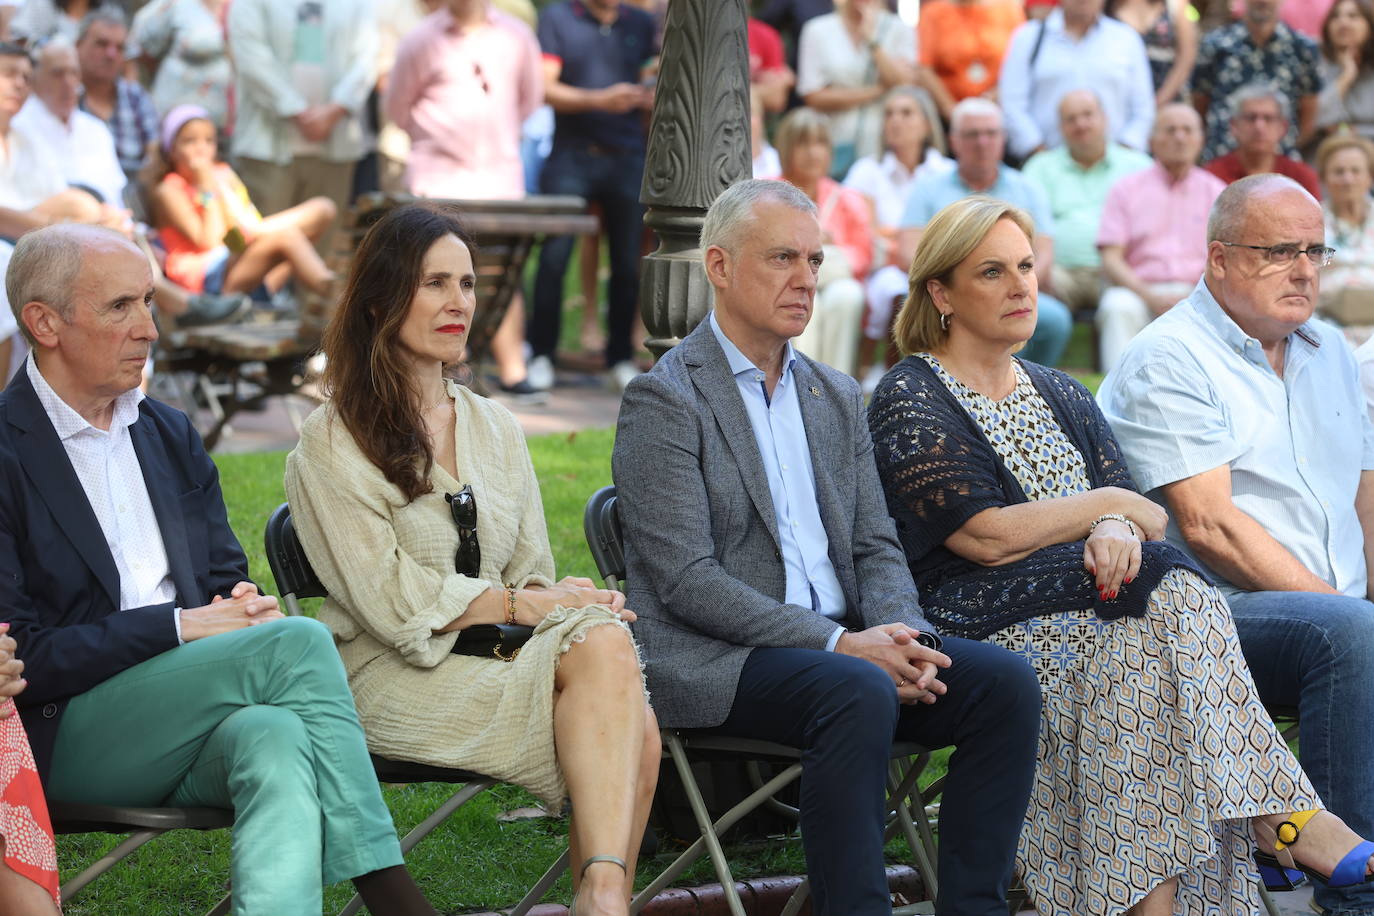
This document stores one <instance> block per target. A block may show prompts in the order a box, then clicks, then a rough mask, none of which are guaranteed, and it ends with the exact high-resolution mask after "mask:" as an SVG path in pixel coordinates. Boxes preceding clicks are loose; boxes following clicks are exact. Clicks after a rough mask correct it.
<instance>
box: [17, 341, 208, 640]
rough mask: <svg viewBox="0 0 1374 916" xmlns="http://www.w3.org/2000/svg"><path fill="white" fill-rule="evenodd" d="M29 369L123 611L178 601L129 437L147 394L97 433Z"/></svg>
mask: <svg viewBox="0 0 1374 916" xmlns="http://www.w3.org/2000/svg"><path fill="white" fill-rule="evenodd" d="M24 368H25V371H26V372H28V374H29V381H30V382H31V383H32V384H33V390H34V393H35V394H36V395H38V403H40V404H41V405H43V410H44V412H45V413H47V415H48V419H49V420H51V421H52V425H53V429H55V430H57V437H58V438H59V439H61V440H62V448H63V450H64V451H66V453H67V458H68V460H70V461H71V463H72V470H74V471H76V479H77V480H79V481H81V489H82V490H83V491H85V493H86V499H88V500H89V501H90V504H91V509H92V511H94V512H95V517H96V520H97V521H98V522H99V523H100V530H101V532H102V533H103V534H104V535H105V543H106V544H107V545H109V548H110V554H111V555H112V556H113V557H114V561H115V568H116V569H118V570H119V609H120V610H121V611H127V610H129V609H130V608H138V607H147V606H148V605H152V604H164V603H166V602H168V601H175V600H176V586H175V585H173V584H172V575H171V567H170V566H169V565H168V562H167V548H166V547H165V546H164V544H163V542H162V529H161V528H159V527H158V524H157V516H156V515H155V514H154V513H153V503H152V500H150V499H149V498H148V484H147V483H146V482H145V481H144V480H143V469H142V467H141V466H140V465H139V463H138V453H137V452H135V451H134V442H133V438H132V436H131V435H130V433H129V427H130V426H132V425H133V424H134V423H135V422H136V421H137V420H138V415H139V411H138V404H139V402H140V401H142V400H143V392H141V391H139V390H138V389H137V388H135V389H133V390H131V391H126V392H124V393H123V394H121V395H120V396H119V397H118V398H116V399H115V403H114V417H113V419H112V420H111V421H110V428H109V430H103V429H97V428H95V427H94V426H92V425H91V424H90V423H87V422H86V420H85V419H83V418H82V416H81V415H80V414H79V413H77V412H76V411H75V410H73V409H72V408H71V407H70V406H69V405H68V404H67V402H66V401H63V400H62V398H61V397H59V396H58V394H57V392H55V391H53V390H52V386H50V385H49V384H48V383H47V381H46V380H45V379H44V378H43V374H42V373H41V372H39V371H38V366H37V365H36V364H35V363H34V361H33V359H32V358H30V359H29V360H28V361H27V362H26V363H25V365H24ZM173 619H174V620H175V621H176V627H177V639H178V641H180V639H181V615H180V614H179V613H178V614H174V615H173Z"/></svg>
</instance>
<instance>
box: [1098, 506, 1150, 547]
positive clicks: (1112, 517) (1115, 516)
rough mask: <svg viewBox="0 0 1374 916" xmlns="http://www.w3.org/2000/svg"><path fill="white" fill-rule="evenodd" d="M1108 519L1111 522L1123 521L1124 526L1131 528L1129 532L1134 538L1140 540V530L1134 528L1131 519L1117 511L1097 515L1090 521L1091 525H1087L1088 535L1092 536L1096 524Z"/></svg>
mask: <svg viewBox="0 0 1374 916" xmlns="http://www.w3.org/2000/svg"><path fill="white" fill-rule="evenodd" d="M1108 521H1111V522H1125V523H1126V527H1127V528H1130V529H1131V534H1132V535H1134V536H1135V539H1136V540H1137V541H1138V540H1140V532H1139V531H1138V530H1136V527H1135V522H1133V521H1131V520H1130V519H1129V518H1127V517H1126V516H1124V515H1121V514H1119V513H1117V512H1110V513H1108V514H1106V515H1099V516H1098V517H1097V518H1095V519H1093V523H1092V524H1091V525H1089V526H1088V537H1092V536H1093V532H1094V531H1096V530H1097V526H1098V525H1100V524H1102V523H1103V522H1108Z"/></svg>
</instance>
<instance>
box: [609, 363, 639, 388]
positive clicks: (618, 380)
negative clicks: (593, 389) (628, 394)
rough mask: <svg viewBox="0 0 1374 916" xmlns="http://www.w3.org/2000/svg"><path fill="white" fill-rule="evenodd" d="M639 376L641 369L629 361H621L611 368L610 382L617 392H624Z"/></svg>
mask: <svg viewBox="0 0 1374 916" xmlns="http://www.w3.org/2000/svg"><path fill="white" fill-rule="evenodd" d="M637 375H639V367H638V366H636V365H635V364H634V363H632V362H630V360H628V359H624V360H621V361H620V362H618V363H616V364H615V365H614V366H612V367H611V371H610V374H609V382H610V384H611V385H613V386H614V387H615V389H616V390H617V391H624V390H625V389H626V388H627V387H628V386H629V384H630V382H633V381H634V380H635V376H637Z"/></svg>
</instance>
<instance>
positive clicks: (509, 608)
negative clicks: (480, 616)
mask: <svg viewBox="0 0 1374 916" xmlns="http://www.w3.org/2000/svg"><path fill="white" fill-rule="evenodd" d="M505 591H506V626H514V625H515V589H513V588H508V589H506V590H505Z"/></svg>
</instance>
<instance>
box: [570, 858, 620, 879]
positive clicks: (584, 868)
mask: <svg viewBox="0 0 1374 916" xmlns="http://www.w3.org/2000/svg"><path fill="white" fill-rule="evenodd" d="M598 862H609V863H610V864H612V865H619V866H620V870H621V871H623V872H626V873H628V872H629V869H628V868H626V867H625V860H624V859H622V858H620V856H592V857H591V858H590V859H587V860H586V861H585V862H583V863H582V870H581V871H580V872H578V874H579V875H585V874H586V873H587V869H588V868H590V867H592V866H593V865H595V864H596V863H598Z"/></svg>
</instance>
